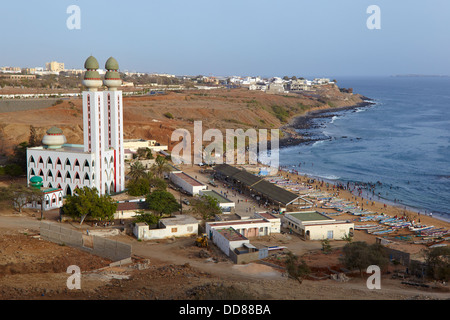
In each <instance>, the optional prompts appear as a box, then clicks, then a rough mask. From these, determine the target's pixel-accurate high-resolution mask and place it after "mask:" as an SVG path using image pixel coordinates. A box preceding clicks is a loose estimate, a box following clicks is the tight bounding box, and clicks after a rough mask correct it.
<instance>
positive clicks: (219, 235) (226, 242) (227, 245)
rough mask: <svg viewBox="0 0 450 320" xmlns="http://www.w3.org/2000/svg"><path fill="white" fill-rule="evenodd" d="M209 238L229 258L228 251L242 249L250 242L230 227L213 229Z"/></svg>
mask: <svg viewBox="0 0 450 320" xmlns="http://www.w3.org/2000/svg"><path fill="white" fill-rule="evenodd" d="M210 238H211V239H212V241H213V243H214V244H215V245H216V246H217V247H219V249H220V250H222V252H223V253H225V254H226V255H227V256H230V251H233V250H234V249H236V248H239V247H242V246H243V245H244V244H250V240H248V239H247V238H246V237H245V236H243V235H242V234H240V233H239V232H237V231H236V230H235V229H233V228H232V227H222V228H217V229H213V230H212V232H211V237H210Z"/></svg>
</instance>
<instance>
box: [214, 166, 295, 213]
mask: <svg viewBox="0 0 450 320" xmlns="http://www.w3.org/2000/svg"><path fill="white" fill-rule="evenodd" d="M214 170H215V171H216V172H218V173H220V174H222V175H225V176H228V177H231V178H233V179H235V180H237V181H239V182H241V183H243V184H244V185H246V186H247V187H249V188H250V189H252V190H254V191H256V192H258V193H260V194H262V195H264V196H266V197H267V198H269V199H271V200H273V201H275V202H278V203H281V204H283V205H288V204H290V203H291V202H293V201H295V200H296V199H298V198H299V197H300V196H299V195H297V194H295V193H293V192H290V191H288V190H286V189H283V188H280V187H278V186H277V185H275V184H273V183H270V182H268V181H266V180H264V179H262V178H260V177H257V176H255V175H254V174H251V173H250V172H247V171H244V170H239V169H237V168H235V167H232V166H230V165H228V164H220V165H217V166H215V167H214Z"/></svg>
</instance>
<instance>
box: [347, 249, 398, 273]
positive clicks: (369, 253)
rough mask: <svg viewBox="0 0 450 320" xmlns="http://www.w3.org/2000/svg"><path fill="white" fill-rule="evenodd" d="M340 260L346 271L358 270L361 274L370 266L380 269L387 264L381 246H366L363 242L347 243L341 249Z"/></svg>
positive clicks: (386, 258)
mask: <svg viewBox="0 0 450 320" xmlns="http://www.w3.org/2000/svg"><path fill="white" fill-rule="evenodd" d="M340 260H341V261H342V262H343V263H344V265H345V266H346V268H348V269H358V270H359V272H360V273H361V275H362V273H363V270H366V269H367V267H368V266H370V265H377V266H379V267H380V269H382V268H383V267H385V266H386V265H387V264H388V263H389V259H388V257H387V254H386V250H385V249H384V247H383V246H382V245H381V244H378V243H374V244H371V245H368V244H367V243H366V242H364V241H356V242H352V243H347V244H346V245H345V246H344V248H343V257H342V258H340Z"/></svg>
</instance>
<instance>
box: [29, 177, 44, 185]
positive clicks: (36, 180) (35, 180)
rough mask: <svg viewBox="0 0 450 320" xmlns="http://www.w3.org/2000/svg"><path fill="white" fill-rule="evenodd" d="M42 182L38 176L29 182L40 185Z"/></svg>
mask: <svg viewBox="0 0 450 320" xmlns="http://www.w3.org/2000/svg"><path fill="white" fill-rule="evenodd" d="M42 181H44V180H43V179H42V177H39V176H34V177H32V178H31V179H30V182H31V183H33V184H37V183H41V182H42Z"/></svg>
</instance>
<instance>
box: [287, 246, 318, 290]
mask: <svg viewBox="0 0 450 320" xmlns="http://www.w3.org/2000/svg"><path fill="white" fill-rule="evenodd" d="M284 264H285V267H286V271H287V273H288V275H289V276H290V277H292V278H294V279H295V280H297V281H298V282H299V283H300V284H301V283H302V281H303V278H304V277H306V276H307V275H308V274H309V273H310V272H311V270H310V269H309V267H308V265H307V264H306V263H305V261H303V260H301V261H300V262H299V258H298V256H296V255H295V254H293V253H292V252H291V251H289V252H288V253H287V256H286V259H285V261H284Z"/></svg>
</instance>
